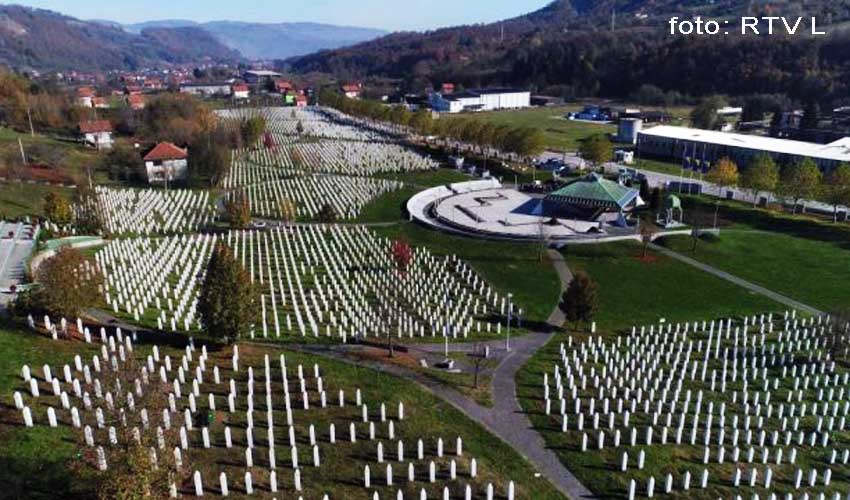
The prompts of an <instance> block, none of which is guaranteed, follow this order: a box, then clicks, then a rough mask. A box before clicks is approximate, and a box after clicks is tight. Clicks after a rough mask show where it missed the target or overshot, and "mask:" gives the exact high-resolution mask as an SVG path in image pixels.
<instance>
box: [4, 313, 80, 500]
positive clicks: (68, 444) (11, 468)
mask: <svg viewBox="0 0 850 500" xmlns="http://www.w3.org/2000/svg"><path fill="white" fill-rule="evenodd" d="M84 350H85V351H90V349H85V348H83V346H82V345H80V344H70V343H64V342H55V341H52V340H50V339H47V338H45V337H39V336H36V335H34V334H32V333H30V332H27V331H24V330H21V329H19V328H17V327H14V326H10V325H4V326H0V360H2V363H0V401H2V403H3V407H2V408H0V415H2V419H0V471H2V472H0V492H2V493H0V497H3V498H45V499H47V498H56V496H57V493H58V492H61V494H62V495H63V497H64V498H86V497H89V496H90V494H91V492H90V491H88V490H89V485H88V484H87V483H86V482H85V481H84V480H75V478H74V477H72V476H71V475H70V474H69V473H68V467H69V466H70V464H71V463H72V462H73V461H74V457H75V455H76V453H77V450H78V447H77V446H76V444H75V443H74V441H73V436H72V433H71V432H70V430H69V429H68V428H57V429H50V428H47V427H42V428H38V429H33V430H27V429H25V428H24V427H23V426H22V425H20V423H21V417H20V414H19V412H17V411H16V410H15V406H14V403H13V399H12V393H13V392H14V391H15V390H19V391H22V392H23V391H24V387H23V381H22V379H21V378H20V370H21V367H22V366H23V365H24V364H29V366H30V368H31V369H33V370H36V369H37V367H40V366H41V365H43V364H44V363H49V364H51V365H52V366H55V365H59V363H62V364H65V363H68V362H70V361H71V360H72V358H73V355H74V354H75V353H82V351H84ZM59 366H61V365H59ZM39 373H40V369H39ZM83 479H84V478H83Z"/></svg>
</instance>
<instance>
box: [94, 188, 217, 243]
mask: <svg viewBox="0 0 850 500" xmlns="http://www.w3.org/2000/svg"><path fill="white" fill-rule="evenodd" d="M95 195H96V199H97V207H96V208H95V210H96V211H97V213H98V215H99V216H100V218H101V220H102V221H103V225H104V229H105V230H106V231H107V232H108V233H110V234H126V233H133V234H145V235H147V234H169V233H179V232H191V231H197V230H199V229H200V228H203V227H204V226H206V225H208V224H210V223H211V222H212V221H213V219H214V216H215V212H214V210H213V206H212V204H211V203H210V199H209V193H208V192H205V191H189V190H185V189H178V190H171V191H161V190H154V189H110V188H107V187H103V186H97V187H95Z"/></svg>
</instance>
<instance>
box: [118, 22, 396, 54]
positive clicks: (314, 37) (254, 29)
mask: <svg viewBox="0 0 850 500" xmlns="http://www.w3.org/2000/svg"><path fill="white" fill-rule="evenodd" d="M119 26H123V28H124V29H125V30H126V31H128V32H130V33H141V32H142V31H143V30H145V29H151V28H169V29H174V28H185V27H193V28H197V29H201V30H204V31H206V32H207V33H209V34H210V35H212V36H213V37H215V38H216V39H217V40H218V41H219V42H221V43H222V44H224V45H226V46H227V47H229V48H231V49H234V50H238V51H239V53H241V54H242V55H244V56H245V57H247V58H249V59H288V58H290V57H295V56H300V55H305V54H310V53H312V52H317V51H319V50H325V49H335V48H339V47H344V46H347V45H353V44H357V43H361V42H364V41H368V40H372V39H375V38H378V37H380V36H383V35H386V34H387V32H386V31H383V30H378V29H373V28H358V27H353V26H336V25H331V24H321V23H307V22H293V23H252V22H241V21H210V22H205V23H197V22H195V21H189V20H185V19H166V20H162V21H148V22H143V23H136V24H127V25H119Z"/></svg>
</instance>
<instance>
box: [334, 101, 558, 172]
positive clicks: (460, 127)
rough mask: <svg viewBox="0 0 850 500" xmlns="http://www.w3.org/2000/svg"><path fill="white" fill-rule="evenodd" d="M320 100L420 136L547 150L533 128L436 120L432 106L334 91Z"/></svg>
mask: <svg viewBox="0 0 850 500" xmlns="http://www.w3.org/2000/svg"><path fill="white" fill-rule="evenodd" d="M319 102H320V103H321V104H322V105H324V106H329V107H332V108H334V109H337V110H338V111H341V112H343V113H345V114H348V115H351V116H356V117H359V118H368V119H370V120H376V121H381V122H387V123H391V124H394V125H398V126H400V127H406V128H409V129H410V130H412V131H413V132H415V133H417V134H419V135H425V136H428V135H432V136H436V137H440V138H442V139H450V140H454V141H460V142H465V143H468V144H472V145H475V146H478V147H480V148H487V147H489V148H493V149H497V150H499V151H502V152H503V153H514V154H517V155H520V156H535V155H538V154H540V153H542V152H543V150H544V149H545V147H546V138H545V136H544V135H543V132H542V131H540V130H539V129H536V128H532V127H518V126H512V125H507V124H501V125H497V124H494V123H490V122H488V121H485V120H482V119H478V118H466V117H464V118H454V117H452V118H440V119H437V120H435V119H433V115H432V113H431V111H430V110H428V109H420V110H418V111H415V112H412V111H410V110H408V109H407V108H406V107H405V106H402V105H397V106H388V105H386V104H383V103H380V102H377V101H369V100H360V99H349V98H347V97H345V96H344V95H342V94H340V93H338V92H333V91H330V90H326V91H323V92H322V93H321V94H320V96H319Z"/></svg>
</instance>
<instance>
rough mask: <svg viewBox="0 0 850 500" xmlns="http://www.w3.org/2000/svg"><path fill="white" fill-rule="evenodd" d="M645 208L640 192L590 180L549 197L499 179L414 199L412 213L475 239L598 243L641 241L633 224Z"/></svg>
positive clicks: (598, 178)
mask: <svg viewBox="0 0 850 500" xmlns="http://www.w3.org/2000/svg"><path fill="white" fill-rule="evenodd" d="M643 204H644V202H643V200H641V199H640V196H639V195H638V191H637V190H636V189H633V188H629V187H626V186H623V185H621V184H619V183H617V182H614V181H611V180H608V179H605V178H603V177H602V176H601V175H598V174H588V175H585V176H583V177H580V178H578V179H575V180H573V181H571V182H569V183H567V184H566V185H564V186H563V187H561V188H560V189H558V190H556V191H554V192H552V193H549V194H547V195H538V194H527V193H523V192H520V191H518V190H516V189H514V188H510V187H505V186H502V184H501V183H500V182H499V181H498V180H496V179H485V180H474V181H468V182H459V183H455V184H448V185H443V186H437V187H433V188H430V189H427V190H425V191H421V192H419V193H417V194H416V195H414V196H413V197H412V198H411V199H410V200H409V201H408V202H407V211H408V213H409V214H410V218H411V219H412V220H415V221H418V222H419V223H421V224H425V225H427V226H430V227H432V228H435V229H439V230H442V231H447V232H453V233H463V234H467V235H470V236H479V237H483V238H493V239H510V240H546V241H550V242H557V241H575V242H580V241H588V242H590V241H594V242H597V241H610V240H615V239H632V238H635V237H637V227H636V225H635V224H634V223H633V222H630V220H629V219H630V214H631V212H632V211H633V210H634V209H635V208H637V207H640V206H642V205H643Z"/></svg>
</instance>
